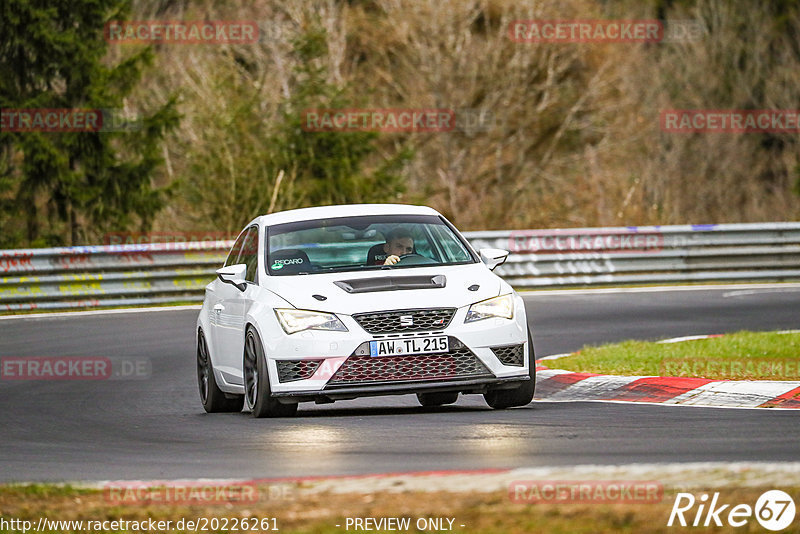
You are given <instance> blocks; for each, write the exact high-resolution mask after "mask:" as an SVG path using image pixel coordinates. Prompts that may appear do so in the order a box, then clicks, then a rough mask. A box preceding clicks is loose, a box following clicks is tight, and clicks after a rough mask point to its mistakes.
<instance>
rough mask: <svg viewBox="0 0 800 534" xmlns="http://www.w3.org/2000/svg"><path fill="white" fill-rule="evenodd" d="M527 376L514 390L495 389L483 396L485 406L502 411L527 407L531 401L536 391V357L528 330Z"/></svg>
mask: <svg viewBox="0 0 800 534" xmlns="http://www.w3.org/2000/svg"><path fill="white" fill-rule="evenodd" d="M528 371H529V372H528V374H529V376H530V377H531V379H530V380H528V381H526V382H523V383H522V385H520V386H519V387H517V388H514V389H495V390H493V391H488V392H486V393H484V394H483V398H484V399H485V400H486V404H488V405H489V406H491V407H492V408H494V409H495V410H504V409H506V408H513V407H514V406H527V405H528V404H530V402H531V401H532V400H533V393H534V391H535V389H536V355H535V354H534V351H533V339H532V338H531V332H530V330H528Z"/></svg>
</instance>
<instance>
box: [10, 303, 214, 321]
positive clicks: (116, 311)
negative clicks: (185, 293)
mask: <svg viewBox="0 0 800 534" xmlns="http://www.w3.org/2000/svg"><path fill="white" fill-rule="evenodd" d="M200 308H201V306H200V305H199V304H192V305H188V306H153V307H150V308H117V309H114V310H91V311H69V312H54V313H25V314H21V315H0V321H8V320H11V319H51V318H55V317H86V316H91V315H114V314H120V313H149V312H165V311H183V310H198V311H199V310H200Z"/></svg>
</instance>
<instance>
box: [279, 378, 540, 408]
mask: <svg viewBox="0 0 800 534" xmlns="http://www.w3.org/2000/svg"><path fill="white" fill-rule="evenodd" d="M528 380H530V377H529V376H527V375H526V376H520V377H511V378H494V377H486V378H469V379H457V378H454V379H449V380H447V381H421V382H392V383H385V384H369V385H363V386H333V387H330V388H326V389H325V390H323V391H289V392H283V393H273V397H277V398H278V400H279V401H286V402H309V401H314V402H316V403H317V404H324V403H327V402H333V401H337V400H350V399H355V398H358V397H377V396H384V395H407V394H410V393H445V392H448V391H458V392H461V393H486V392H487V391H489V390H490V389H510V388H515V387H517V386H519V385H520V384H522V383H524V382H526V381H528Z"/></svg>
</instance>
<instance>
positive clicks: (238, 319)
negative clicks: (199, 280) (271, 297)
mask: <svg viewBox="0 0 800 534" xmlns="http://www.w3.org/2000/svg"><path fill="white" fill-rule="evenodd" d="M257 259H258V226H251V227H250V228H248V229H247V231H246V232H244V233H243V234H242V241H241V246H240V249H239V255H238V257H237V259H236V261H235V263H232V264H231V265H236V264H241V263H243V264H245V265H247V271H246V273H245V280H246V281H247V284H246V288H245V290H244V291H240V290H239V289H238V288H236V287H235V286H233V285H231V284H223V285H224V286H226V287H225V288H223V289H222V291H221V292H220V297H221V298H220V301H219V303H218V310H219V312H218V318H219V319H220V321H219V324H218V325H217V333H218V337H217V339H218V342H219V350H218V352H217V354H218V355H219V362H218V364H217V368H218V369H219V370H220V371H221V372H223V373H224V374H225V379H226V380H227V381H228V382H230V383H232V384H243V383H244V382H243V380H242V355H243V353H244V317H245V310H246V309H247V306H246V302H247V299H248V297H249V296H251V294H252V293H253V292H254V291H255V287H254V285H255V284H256V283H257V280H256V265H257Z"/></svg>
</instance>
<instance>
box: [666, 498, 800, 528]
mask: <svg viewBox="0 0 800 534" xmlns="http://www.w3.org/2000/svg"><path fill="white" fill-rule="evenodd" d="M794 515H795V505H794V500H793V499H792V497H791V496H790V495H789V494H788V493H786V492H783V491H781V490H769V491H765V492H764V493H762V494H761V496H760V497H759V498H758V500H757V501H756V505H755V507H751V506H750V505H749V504H736V505H731V504H722V503H721V502H720V501H719V492H716V493H714V495H713V496H712V498H711V501H710V502H709V499H708V494H706V493H704V494H702V495H700V498H699V499H697V498H695V496H694V495H692V494H691V493H678V494H677V495H676V496H675V502H674V503H673V505H672V512H670V514H669V521H667V526H668V527H671V526H672V525H680V526H682V527H686V526H692V527H708V526H718V527H721V526H723V525H724V524H727V525H729V526H731V527H741V526H744V525H746V524H747V523H748V521H750V520H751V519H752V518H753V517H755V518H756V521H758V523H759V524H760V525H761V526H762V527H764V528H765V529H767V530H772V531H779V530H783V529H785V528H786V527H788V526H789V525H791V524H792V521H794Z"/></svg>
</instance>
